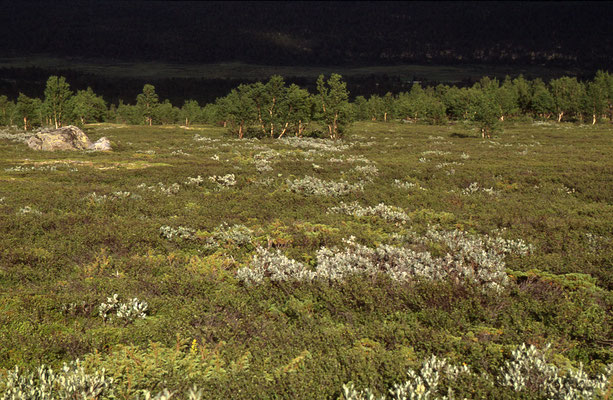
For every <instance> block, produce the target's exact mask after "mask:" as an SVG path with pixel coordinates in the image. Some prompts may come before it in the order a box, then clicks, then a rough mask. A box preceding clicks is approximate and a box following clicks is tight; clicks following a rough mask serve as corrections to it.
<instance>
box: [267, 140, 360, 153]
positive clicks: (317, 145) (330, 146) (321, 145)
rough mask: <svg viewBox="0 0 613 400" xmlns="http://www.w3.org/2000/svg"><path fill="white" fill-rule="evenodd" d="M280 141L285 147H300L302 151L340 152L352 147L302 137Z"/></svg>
mask: <svg viewBox="0 0 613 400" xmlns="http://www.w3.org/2000/svg"><path fill="white" fill-rule="evenodd" d="M279 141H280V142H281V143H283V144H285V145H288V146H292V147H298V148H302V149H314V150H321V151H330V152H339V151H345V150H347V149H349V148H350V147H351V146H350V145H349V144H345V143H343V142H342V141H340V140H337V141H334V142H331V141H330V140H327V139H314V138H300V137H286V138H282V139H279Z"/></svg>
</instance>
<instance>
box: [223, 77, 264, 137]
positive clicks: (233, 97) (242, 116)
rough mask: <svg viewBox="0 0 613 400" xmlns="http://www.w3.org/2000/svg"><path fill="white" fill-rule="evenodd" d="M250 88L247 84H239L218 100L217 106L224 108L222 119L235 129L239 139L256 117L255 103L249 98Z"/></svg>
mask: <svg viewBox="0 0 613 400" xmlns="http://www.w3.org/2000/svg"><path fill="white" fill-rule="evenodd" d="M252 89H253V88H252V87H251V86H249V85H244V84H242V85H239V86H238V87H237V88H236V89H233V90H232V91H231V92H230V94H228V95H227V96H226V97H225V98H224V99H223V100H221V101H220V102H219V106H220V107H223V108H224V111H223V112H224V116H225V118H224V119H226V120H228V121H229V122H230V123H231V124H232V126H233V127H234V129H236V133H237V135H238V138H239V139H242V138H243V136H244V134H245V130H246V128H247V127H248V126H249V125H250V124H252V123H253V122H255V121H256V119H257V111H256V108H255V103H254V101H253V99H252V98H251V95H252Z"/></svg>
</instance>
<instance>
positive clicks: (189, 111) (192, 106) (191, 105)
mask: <svg viewBox="0 0 613 400" xmlns="http://www.w3.org/2000/svg"><path fill="white" fill-rule="evenodd" d="M201 112H202V109H201V108H200V106H199V105H198V102H197V101H196V100H186V101H185V103H183V107H181V119H182V120H183V121H185V126H190V124H192V123H193V122H194V121H196V119H198V117H199V116H200V114H201Z"/></svg>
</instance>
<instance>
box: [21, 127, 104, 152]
mask: <svg viewBox="0 0 613 400" xmlns="http://www.w3.org/2000/svg"><path fill="white" fill-rule="evenodd" d="M27 144H28V146H29V147H30V148H31V149H34V150H43V151H56V150H86V149H89V148H90V147H91V146H92V142H91V141H90V140H89V138H88V137H87V135H86V134H85V133H84V132H83V131H82V130H81V129H79V128H77V127H76V126H72V125H69V126H66V127H62V128H59V129H53V130H44V131H41V132H39V133H37V134H36V135H34V136H32V137H31V138H29V139H28V141H27Z"/></svg>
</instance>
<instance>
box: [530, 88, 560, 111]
mask: <svg viewBox="0 0 613 400" xmlns="http://www.w3.org/2000/svg"><path fill="white" fill-rule="evenodd" d="M530 109H531V110H532V111H533V112H534V113H535V114H536V115H538V116H540V117H542V118H545V119H549V118H550V117H551V114H553V113H554V112H555V102H554V100H553V96H552V95H551V92H550V91H549V89H547V86H546V85H545V83H544V82H543V81H542V80H541V79H535V80H534V81H533V82H532V100H531V104H530Z"/></svg>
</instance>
